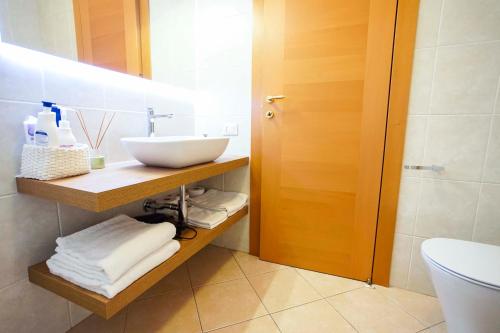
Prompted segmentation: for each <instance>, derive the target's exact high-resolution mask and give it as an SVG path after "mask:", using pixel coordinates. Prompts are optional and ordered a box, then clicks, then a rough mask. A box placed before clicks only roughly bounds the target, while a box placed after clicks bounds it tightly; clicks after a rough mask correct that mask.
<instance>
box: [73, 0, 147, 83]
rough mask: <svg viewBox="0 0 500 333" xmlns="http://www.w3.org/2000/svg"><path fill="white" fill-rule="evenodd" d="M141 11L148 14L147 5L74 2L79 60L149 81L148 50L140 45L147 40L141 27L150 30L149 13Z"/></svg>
mask: <svg viewBox="0 0 500 333" xmlns="http://www.w3.org/2000/svg"><path fill="white" fill-rule="evenodd" d="M144 5H146V6H145V7H144ZM141 8H142V9H146V10H148V8H147V1H142V0H141V1H139V0H73V10H74V14H75V25H76V27H75V28H76V35H77V46H78V60H80V61H82V62H86V63H89V64H93V65H96V66H99V67H103V68H108V69H112V70H115V71H119V72H123V73H128V74H132V75H136V76H144V77H150V73H148V72H147V71H149V70H150V69H149V63H148V61H149V57H145V56H144V55H145V54H146V55H147V54H149V50H143V47H142V46H143V44H144V43H142V42H141V37H142V38H143V39H144V38H147V37H148V34H147V33H145V31H144V27H148V26H149V22H148V20H149V16H148V14H149V13H141ZM141 19H142V20H143V21H144V22H143V23H142V24H141ZM146 42H147V43H148V42H149V41H148V40H147V41H146ZM147 46H149V45H147Z"/></svg>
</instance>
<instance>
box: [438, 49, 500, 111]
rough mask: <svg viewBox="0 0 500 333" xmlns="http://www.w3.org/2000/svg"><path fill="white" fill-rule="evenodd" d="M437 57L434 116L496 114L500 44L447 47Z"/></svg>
mask: <svg viewBox="0 0 500 333" xmlns="http://www.w3.org/2000/svg"><path fill="white" fill-rule="evenodd" d="M436 56H437V64H436V73H435V76H434V86H433V92H432V100H431V113H433V114H471V113H474V114H477V113H492V112H493V105H494V102H495V94H496V88H497V82H498V76H499V74H500V42H495V43H486V44H474V45H462V46H453V47H443V48H439V49H438V51H437V55H436Z"/></svg>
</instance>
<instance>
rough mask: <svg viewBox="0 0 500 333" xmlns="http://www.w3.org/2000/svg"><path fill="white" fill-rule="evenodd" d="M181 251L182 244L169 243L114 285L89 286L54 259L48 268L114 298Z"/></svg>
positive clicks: (69, 279)
mask: <svg viewBox="0 0 500 333" xmlns="http://www.w3.org/2000/svg"><path fill="white" fill-rule="evenodd" d="M179 249H180V243H179V242H178V241H176V240H171V241H169V242H168V243H167V244H165V245H163V246H162V247H160V248H159V249H157V250H156V251H154V252H153V253H151V254H150V255H148V256H147V257H146V258H144V259H142V260H141V261H140V262H138V263H137V264H136V265H134V266H133V267H132V268H130V269H129V270H128V271H127V272H125V274H123V275H122V276H121V277H120V278H119V279H118V280H116V281H115V282H114V283H112V284H101V285H93V284H92V285H88V284H87V283H86V282H87V280H86V279H85V278H82V276H81V275H80V274H79V271H75V270H70V269H68V268H67V267H62V266H60V265H59V263H58V262H57V261H54V260H52V258H51V259H49V260H47V266H48V267H49V270H50V272H51V273H52V274H55V275H58V276H60V277H62V278H64V279H66V280H68V281H70V282H72V283H74V284H76V285H78V286H80V287H82V288H85V289H88V290H91V291H93V292H96V293H98V294H101V295H103V296H105V297H107V298H113V297H114V296H115V295H116V294H118V293H119V292H120V291H122V290H123V289H125V288H127V287H128V286H130V285H131V284H132V283H133V282H134V281H135V280H137V279H139V278H140V277H141V276H143V275H144V274H146V273H147V272H149V271H150V270H152V269H153V268H155V267H156V266H158V265H160V264H161V263H163V262H164V261H165V260H167V259H168V258H170V257H171V256H173V255H174V254H175V253H176V252H177V251H179Z"/></svg>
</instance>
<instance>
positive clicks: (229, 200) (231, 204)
mask: <svg viewBox="0 0 500 333" xmlns="http://www.w3.org/2000/svg"><path fill="white" fill-rule="evenodd" d="M247 201H248V195H246V194H244V193H237V192H222V191H218V190H213V189H211V190H208V191H207V192H205V193H204V194H202V195H200V196H198V197H195V198H192V199H190V202H191V204H192V205H193V206H196V207H199V208H208V209H221V210H225V211H226V212H227V215H228V216H231V215H233V214H234V213H236V212H237V211H238V210H240V209H241V208H243V207H244V206H245V205H246V204H247ZM188 216H189V215H188Z"/></svg>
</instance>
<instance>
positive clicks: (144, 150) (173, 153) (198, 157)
mask: <svg viewBox="0 0 500 333" xmlns="http://www.w3.org/2000/svg"><path fill="white" fill-rule="evenodd" d="M121 142H122V144H123V145H124V146H125V148H126V149H127V150H128V151H129V153H130V154H132V156H134V158H135V159H136V160H138V161H139V162H141V163H143V164H145V165H149V166H157V167H166V168H183V167H187V166H190V165H194V164H200V163H205V162H210V161H213V160H215V159H217V158H218V157H219V156H220V155H222V153H224V151H225V150H226V147H227V144H228V143H229V138H224V137H198V136H163V137H152V138H149V137H137V138H122V139H121Z"/></svg>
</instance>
